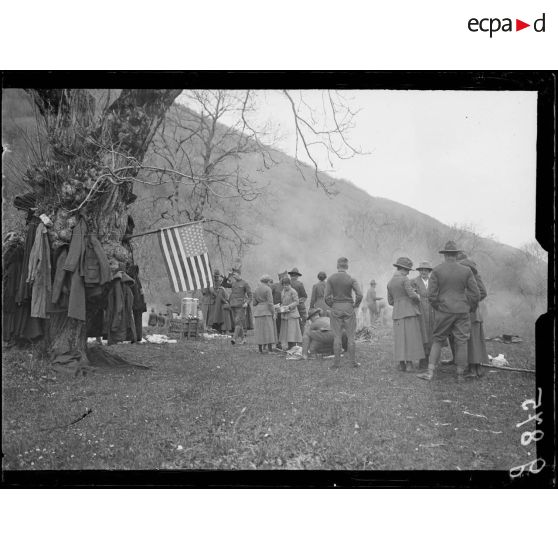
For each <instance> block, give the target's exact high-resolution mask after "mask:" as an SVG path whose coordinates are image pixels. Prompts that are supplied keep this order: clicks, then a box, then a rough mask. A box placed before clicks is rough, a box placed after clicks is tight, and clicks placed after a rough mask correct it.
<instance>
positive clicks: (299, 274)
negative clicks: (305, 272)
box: [289, 271, 302, 277]
mask: <svg viewBox="0 0 558 558" xmlns="http://www.w3.org/2000/svg"><path fill="white" fill-rule="evenodd" d="M289 275H296V276H297V277H302V273H296V272H295V273H291V272H290V271H289Z"/></svg>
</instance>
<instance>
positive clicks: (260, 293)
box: [252, 275, 277, 353]
mask: <svg viewBox="0 0 558 558" xmlns="http://www.w3.org/2000/svg"><path fill="white" fill-rule="evenodd" d="M260 283H261V284H260V285H259V286H258V287H256V289H255V290H254V296H253V298H252V304H253V306H254V333H255V337H256V343H257V344H258V348H259V350H260V353H263V348H264V346H265V345H267V348H268V350H269V352H271V351H273V345H274V344H275V343H277V331H276V329H275V309H274V307H273V294H272V293H271V287H270V285H271V283H273V279H272V278H271V277H270V276H269V275H263V276H262V277H261V279H260Z"/></svg>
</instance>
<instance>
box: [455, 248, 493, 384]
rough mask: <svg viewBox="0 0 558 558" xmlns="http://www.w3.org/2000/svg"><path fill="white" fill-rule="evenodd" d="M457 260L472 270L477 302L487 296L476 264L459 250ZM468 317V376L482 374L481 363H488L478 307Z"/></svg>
mask: <svg viewBox="0 0 558 558" xmlns="http://www.w3.org/2000/svg"><path fill="white" fill-rule="evenodd" d="M457 261H458V263H460V264H461V265H464V266H466V267H468V268H469V269H470V270H471V271H472V272H473V277H474V278H475V281H476V283H477V287H478V288H479V293H480V298H479V302H480V301H482V300H484V299H485V298H486V296H487V294H488V293H487V291H486V287H485V286H484V283H483V281H482V278H481V276H480V273H479V272H478V269H477V264H476V263H475V262H474V261H473V260H470V259H469V258H467V255H466V254H465V253H464V252H461V253H460V254H459V256H457ZM469 318H470V320H471V335H470V336H469V341H468V342H467V363H468V371H467V375H469V376H477V377H480V376H482V367H481V364H488V363H489V362H488V352H487V350H486V342H485V340H484V329H483V325H482V324H483V319H482V315H481V312H480V308H479V307H478V306H477V308H476V309H475V310H474V311H472V312H470V313H469Z"/></svg>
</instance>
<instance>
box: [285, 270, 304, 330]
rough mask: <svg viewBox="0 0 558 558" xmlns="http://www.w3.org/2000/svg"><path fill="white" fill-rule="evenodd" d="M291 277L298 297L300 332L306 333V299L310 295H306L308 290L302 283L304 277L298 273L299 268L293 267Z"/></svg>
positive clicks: (290, 272) (292, 285)
mask: <svg viewBox="0 0 558 558" xmlns="http://www.w3.org/2000/svg"><path fill="white" fill-rule="evenodd" d="M289 276H290V278H291V287H292V288H293V289H294V290H295V291H296V294H297V295H298V314H299V316H300V319H299V322H300V331H301V332H302V331H304V324H305V323H306V299H307V298H308V295H307V294H306V289H305V288H304V285H303V284H302V282H301V281H300V279H299V277H302V273H300V271H298V268H296V267H293V268H292V269H291V271H289Z"/></svg>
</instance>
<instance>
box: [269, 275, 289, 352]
mask: <svg viewBox="0 0 558 558" xmlns="http://www.w3.org/2000/svg"><path fill="white" fill-rule="evenodd" d="M277 276H278V277H279V281H278V282H277V283H273V284H272V285H271V294H272V295H273V304H274V306H275V307H277V305H281V293H282V292H283V285H281V279H283V277H288V276H289V274H288V273H287V270H286V269H285V271H282V272H281V273H278V274H277ZM275 325H276V327H277V339H279V336H280V333H281V314H280V313H279V312H277V317H276V318H275ZM277 348H278V349H281V342H280V341H278V342H277Z"/></svg>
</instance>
